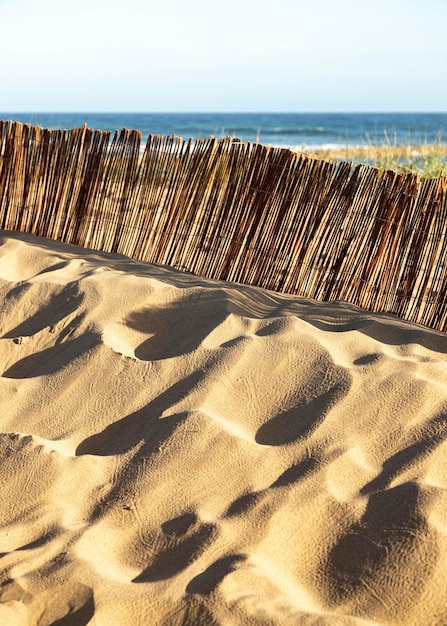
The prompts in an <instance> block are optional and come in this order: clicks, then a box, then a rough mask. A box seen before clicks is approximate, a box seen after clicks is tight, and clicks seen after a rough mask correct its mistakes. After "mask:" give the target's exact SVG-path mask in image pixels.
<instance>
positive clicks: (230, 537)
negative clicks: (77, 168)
mask: <svg viewBox="0 0 447 626" xmlns="http://www.w3.org/2000/svg"><path fill="white" fill-rule="evenodd" d="M0 235H1V236H0V243H1V245H0V295H1V302H2V307H1V312H0V337H1V340H0V341H1V343H0V348H1V352H0V354H1V364H0V366H1V373H2V375H1V378H0V391H1V394H0V403H1V404H0V431H1V434H0V447H1V453H0V471H1V480H2V483H1V484H2V493H1V501H0V557H1V558H0V565H1V567H0V572H1V580H0V582H1V587H0V599H1V604H0V624H2V625H5V626H13V625H16V624H20V625H28V624H29V625H36V624H38V625H40V626H43V625H49V624H59V625H62V626H73V625H75V624H77V625H79V624H87V623H89V624H93V625H98V626H110V625H112V626H121V625H129V626H135V625H144V626H146V625H149V626H158V625H162V624H163V625H164V624H167V625H171V624H172V625H179V626H180V625H181V624H183V625H196V624H205V625H207V626H208V625H210V626H213V625H217V624H225V625H239V624H256V625H258V624H259V625H263V626H264V625H265V626H266V625H270V624H278V625H279V624H281V625H283V624H286V625H288V624H300V625H301V624H304V625H310V624H312V625H316V624H318V625H319V626H321V625H325V624H330V625H332V624H348V625H349V624H358V625H360V624H424V625H434V624H439V625H441V624H446V623H447V593H446V591H447V583H446V576H445V572H446V568H447V536H446V535H447V495H446V494H447V491H446V487H447V443H446V432H447V420H446V418H447V375H446V374H447V355H446V353H447V336H446V335H442V334H441V333H436V332H433V331H428V330H424V329H423V328H421V327H418V326H414V325H410V324H407V323H404V322H401V321H398V320H396V319H394V318H391V317H387V316H385V315H382V316H381V315H375V314H368V313H365V312H363V311H360V310H359V309H356V308H355V307H353V306H349V305H345V304H340V303H336V304H327V303H326V304H321V303H316V302H313V301H309V300H302V299H299V298H293V297H288V296H281V295H278V294H273V293H270V292H267V291H263V290H260V289H256V288H252V287H243V286H240V285H234V284H228V283H219V282H217V281H209V280H204V279H200V278H198V277H195V276H191V275H187V274H183V273H180V272H177V271H175V270H171V269H169V268H163V267H156V266H151V265H147V264H144V263H138V262H133V261H131V260H129V259H126V258H124V257H119V256H114V255H109V254H102V253H97V252H92V251H87V250H82V249H80V248H75V247H73V246H67V245H63V244H59V243H56V242H51V241H48V240H45V239H37V238H34V237H31V236H28V235H18V234H14V233H6V232H2V233H0Z"/></svg>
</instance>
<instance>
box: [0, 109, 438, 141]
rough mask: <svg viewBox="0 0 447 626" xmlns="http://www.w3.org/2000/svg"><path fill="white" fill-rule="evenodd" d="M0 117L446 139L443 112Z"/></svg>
mask: <svg viewBox="0 0 447 626" xmlns="http://www.w3.org/2000/svg"><path fill="white" fill-rule="evenodd" d="M0 119H3V120H13V121H19V122H23V123H28V124H32V125H37V126H42V127H44V128H79V127H81V126H82V125H83V124H87V126H88V127H90V128H95V129H98V130H111V131H114V130H121V129H122V128H128V129H136V130H139V131H141V132H142V134H143V144H144V143H145V142H146V139H147V137H148V135H149V134H156V135H164V136H168V135H178V136H180V137H183V138H184V139H189V138H193V139H198V138H201V137H228V136H229V137H238V138H240V139H242V140H244V141H249V142H260V143H262V144H265V145H272V146H287V147H292V148H295V149H302V148H305V147H310V148H337V147H346V146H349V147H353V146H367V145H370V144H371V145H383V144H392V145H394V144H400V145H408V144H410V145H420V144H429V145H432V144H435V143H437V142H440V143H447V113H14V112H1V111H0Z"/></svg>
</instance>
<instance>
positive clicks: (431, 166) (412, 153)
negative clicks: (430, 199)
mask: <svg viewBox="0 0 447 626" xmlns="http://www.w3.org/2000/svg"><path fill="white" fill-rule="evenodd" d="M384 135H385V136H384V140H383V141H382V142H381V143H378V142H377V141H376V142H374V143H373V142H372V141H371V139H370V138H369V137H366V140H365V142H364V144H363V145H361V146H350V145H348V144H347V145H346V146H345V147H340V148H337V149H329V150H325V149H312V148H311V147H308V148H306V147H304V148H303V149H302V152H303V154H306V155H308V156H311V157H313V158H318V159H322V158H323V159H328V160H331V161H349V162H352V163H353V164H354V165H358V164H359V163H363V164H365V165H370V166H372V167H377V168H378V169H379V170H381V171H383V170H394V171H396V172H403V173H410V172H412V173H416V174H419V176H421V177H422V178H437V177H438V176H441V175H444V176H445V175H446V174H447V144H446V143H443V141H442V137H441V135H439V136H438V138H437V140H436V142H435V143H434V144H428V143H427V142H425V141H422V142H421V141H419V142H417V141H412V140H411V137H409V140H408V143H400V142H399V141H398V140H397V138H396V137H394V138H393V139H390V137H389V136H388V135H387V134H386V133H384Z"/></svg>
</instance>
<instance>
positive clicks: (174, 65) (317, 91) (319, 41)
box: [0, 0, 447, 112]
mask: <svg viewBox="0 0 447 626" xmlns="http://www.w3.org/2000/svg"><path fill="white" fill-rule="evenodd" d="M0 24H1V38H0V55H1V58H2V67H1V73H0V111H8V112H25V111H32V112H45V111H47V112H76V111H80V112H96V111H97V112H105V111H111V112H165V111H166V112H168V111H169V112H245V111H249V112H258V111H259V112H275V111H278V112H288V111H290V112H329V111H330V112H351V111H359V112H364V111H374V112H391V111H393V112H394V111H395V112H411V111H414V112H445V111H447V37H446V34H445V29H446V24H447V2H446V0H369V1H368V2H367V1H365V0H268V1H267V0H222V2H213V0H157V1H156V2H154V0H120V1H119V2H118V1H116V0H75V1H74V0H72V1H70V2H68V1H66V0H0Z"/></svg>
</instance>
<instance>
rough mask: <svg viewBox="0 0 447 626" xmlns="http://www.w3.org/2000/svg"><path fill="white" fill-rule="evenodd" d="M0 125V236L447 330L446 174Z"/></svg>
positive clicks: (234, 145) (133, 134) (215, 144)
mask: <svg viewBox="0 0 447 626" xmlns="http://www.w3.org/2000/svg"><path fill="white" fill-rule="evenodd" d="M140 149H141V134H140V133H139V132H138V131H134V130H126V129H124V130H122V131H121V132H118V131H117V132H115V134H114V135H113V136H112V135H111V133H110V132H102V131H97V130H91V129H88V128H86V127H83V128H80V129H74V130H48V129H42V128H40V127H34V126H28V125H22V124H20V123H17V122H11V121H0V220H1V223H0V228H2V229H6V230H16V231H23V232H27V233H31V234H35V235H38V236H44V237H49V238H52V239H56V240H60V241H65V242H67V243H71V244H75V245H79V246H83V247H86V248H92V249H98V250H103V251H107V252H116V253H120V254H124V255H127V256H130V257H133V258H135V259H140V260H143V261H147V262H150V263H159V264H166V265H170V266H172V267H175V268H178V269H182V270H185V271H189V272H192V273H195V274H199V275H201V276H206V277H209V278H216V279H221V280H227V281H235V282H240V283H246V284H252V285H257V286H260V287H264V288H266V289H271V290H275V291H279V292H283V293H289V294H297V295H300V296H305V297H309V298H315V299H318V300H344V301H346V302H350V303H353V304H356V305H358V306H360V307H362V308H364V309H366V310H370V311H382V312H389V313H393V314H395V315H397V316H399V317H401V318H402V319H406V320H409V321H413V322H418V323H421V324H424V325H426V326H429V327H431V328H434V329H437V330H442V331H446V330H447V303H446V298H445V294H446V289H447V234H446V227H447V215H446V212H447V202H446V187H447V178H446V177H440V178H436V179H426V180H425V179H420V178H419V177H418V176H417V175H415V174H397V173H396V172H393V171H386V172H383V173H380V172H379V171H378V170H377V169H375V168H372V167H368V166H364V165H359V166H357V167H355V168H352V167H351V165H350V164H349V163H332V162H329V161H323V160H317V159H311V158H307V157H305V156H302V155H299V154H297V153H294V152H292V151H290V150H288V149H283V148H269V147H266V146H263V145H261V144H257V143H255V144H250V143H245V142H242V141H240V140H237V139H234V138H227V139H219V140H218V139H214V138H209V139H200V140H197V141H195V142H193V141H192V140H189V141H183V140H182V139H181V138H179V137H175V136H172V137H161V136H156V135H151V136H150V137H149V138H148V141H147V143H146V145H145V147H144V150H142V151H140Z"/></svg>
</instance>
